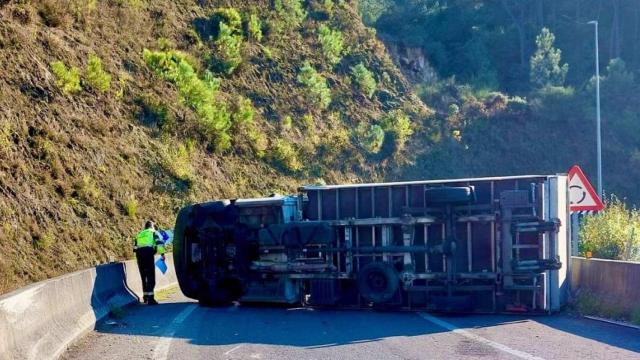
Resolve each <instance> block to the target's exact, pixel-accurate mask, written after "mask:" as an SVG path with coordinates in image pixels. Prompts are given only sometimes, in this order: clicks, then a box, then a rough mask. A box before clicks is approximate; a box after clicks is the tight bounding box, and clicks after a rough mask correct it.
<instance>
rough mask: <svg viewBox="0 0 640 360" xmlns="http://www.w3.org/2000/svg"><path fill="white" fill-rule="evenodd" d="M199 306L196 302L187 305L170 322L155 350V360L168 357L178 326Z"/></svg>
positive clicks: (162, 359)
mask: <svg viewBox="0 0 640 360" xmlns="http://www.w3.org/2000/svg"><path fill="white" fill-rule="evenodd" d="M197 307H198V305H195V304H192V305H189V306H187V307H186V308H184V309H183V310H182V311H181V312H180V313H179V314H178V315H177V316H176V317H175V318H174V319H173V321H171V324H169V326H168V327H167V329H166V330H165V332H164V333H163V334H162V335H161V336H162V338H161V339H160V341H159V342H158V344H157V345H156V347H155V349H154V351H153V358H154V360H166V359H167V356H168V355H169V348H170V347H171V340H173V336H174V335H175V334H176V331H177V330H178V327H179V326H180V325H181V324H182V323H183V322H184V321H185V320H186V318H187V317H188V316H189V315H191V313H192V312H193V310H195V309H196V308H197Z"/></svg>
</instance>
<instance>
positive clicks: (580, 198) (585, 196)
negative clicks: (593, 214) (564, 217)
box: [568, 165, 604, 211]
mask: <svg viewBox="0 0 640 360" xmlns="http://www.w3.org/2000/svg"><path fill="white" fill-rule="evenodd" d="M568 178H569V202H570V205H569V209H570V210H571V211H600V210H602V209H604V204H603V203H602V200H600V197H599V196H598V194H597V193H596V191H595V190H594V189H593V186H591V183H589V180H588V179H587V177H586V176H585V174H584V173H583V172H582V169H580V167H579V166H578V165H574V166H573V167H571V170H569V175H568Z"/></svg>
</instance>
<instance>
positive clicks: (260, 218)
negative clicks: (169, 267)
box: [174, 176, 570, 313]
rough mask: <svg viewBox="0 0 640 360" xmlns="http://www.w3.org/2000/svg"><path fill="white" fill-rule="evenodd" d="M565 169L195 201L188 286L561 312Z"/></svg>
mask: <svg viewBox="0 0 640 360" xmlns="http://www.w3.org/2000/svg"><path fill="white" fill-rule="evenodd" d="M566 199H567V180H566V177H565V176H518V177H503V178H481V179H461V180H442V181H415V182H400V183H381V184H359V185H333V186H305V187H302V188H300V189H299V193H298V194H296V195H292V196H272V197H267V198H258V199H240V200H223V201H214V202H209V203H204V204H195V205H191V206H187V207H185V208H183V209H182V210H181V211H180V212H179V214H178V217H177V220H176V226H175V240H174V260H175V264H176V271H177V275H178V280H179V284H180V287H181V290H182V291H183V293H184V294H185V295H186V296H188V297H191V298H194V299H198V300H199V301H200V303H201V304H203V305H208V306H216V305H224V304H228V303H230V302H232V301H240V302H275V303H286V304H301V305H303V306H332V307H348V308H385V309H422V310H429V311H444V312H505V311H507V312H514V311H516V312H533V313H536V312H537V313H548V312H551V311H555V310H558V309H559V308H560V307H561V306H562V305H563V304H564V301H565V300H566V292H567V285H566V281H565V280H566V277H567V274H566V268H567V267H566V266H563V265H566V264H567V262H568V260H569V258H568V256H567V253H568V252H567V249H568V243H567V239H569V238H570V237H569V236H568V235H569V234H568V231H569V228H570V227H568V226H566V223H567V219H568V215H567V212H568V207H567V201H566Z"/></svg>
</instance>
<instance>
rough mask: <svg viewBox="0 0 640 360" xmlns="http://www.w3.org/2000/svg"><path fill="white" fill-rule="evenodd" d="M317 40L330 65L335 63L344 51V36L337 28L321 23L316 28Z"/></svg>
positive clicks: (340, 58)
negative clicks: (333, 28)
mask: <svg viewBox="0 0 640 360" xmlns="http://www.w3.org/2000/svg"><path fill="white" fill-rule="evenodd" d="M318 41H319V42H320V45H321V46H322V53H323V54H324V56H325V58H326V59H327V61H329V63H330V64H331V65H335V64H337V63H339V62H340V60H342V54H343V53H344V38H343V36H342V32H340V31H339V30H332V29H331V28H329V27H328V26H327V25H325V24H322V25H320V27H319V28H318Z"/></svg>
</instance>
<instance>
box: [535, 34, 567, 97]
mask: <svg viewBox="0 0 640 360" xmlns="http://www.w3.org/2000/svg"><path fill="white" fill-rule="evenodd" d="M555 40H556V37H555V36H554V35H553V33H552V32H551V31H549V29H547V28H543V29H542V31H541V32H540V35H538V36H537V37H536V46H537V49H536V52H535V53H534V54H533V56H531V61H530V63H531V73H530V75H529V76H530V79H531V83H532V84H533V85H534V86H536V87H538V88H542V87H545V86H563V85H564V80H565V78H566V76H567V72H568V71H569V65H568V64H564V65H560V61H561V60H562V51H561V50H560V49H556V48H554V47H553V43H554V42H555Z"/></svg>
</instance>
